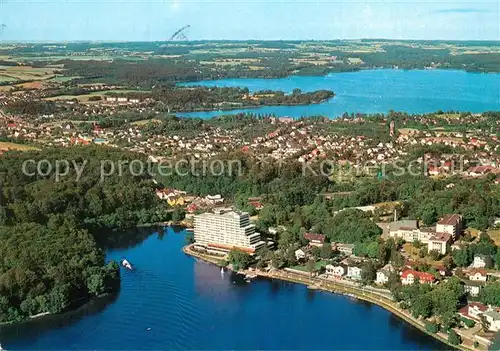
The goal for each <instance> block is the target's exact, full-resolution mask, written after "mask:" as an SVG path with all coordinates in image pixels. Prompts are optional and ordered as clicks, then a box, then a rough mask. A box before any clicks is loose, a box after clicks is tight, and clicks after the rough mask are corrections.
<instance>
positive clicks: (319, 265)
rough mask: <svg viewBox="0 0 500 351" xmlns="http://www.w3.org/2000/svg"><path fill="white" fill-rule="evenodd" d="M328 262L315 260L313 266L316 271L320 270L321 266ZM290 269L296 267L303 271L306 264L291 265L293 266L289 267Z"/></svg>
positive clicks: (305, 269) (305, 270)
mask: <svg viewBox="0 0 500 351" xmlns="http://www.w3.org/2000/svg"><path fill="white" fill-rule="evenodd" d="M327 264H328V262H327V261H317V262H316V263H315V266H314V268H315V269H316V271H318V270H320V269H321V268H323V267H325V266H326V265H327ZM290 268H292V269H296V270H298V271H303V272H307V268H306V265H297V266H293V267H290Z"/></svg>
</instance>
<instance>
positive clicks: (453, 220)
mask: <svg viewBox="0 0 500 351" xmlns="http://www.w3.org/2000/svg"><path fill="white" fill-rule="evenodd" d="M461 219H462V216H460V215H458V214H451V215H446V216H444V217H443V218H442V219H441V220H440V221H439V222H438V224H441V225H457V224H458V223H460V220H461Z"/></svg>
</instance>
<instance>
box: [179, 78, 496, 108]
mask: <svg viewBox="0 0 500 351" xmlns="http://www.w3.org/2000/svg"><path fill="white" fill-rule="evenodd" d="M182 85H188V86H189V85H204V86H219V87H238V86H239V87H248V89H249V90H250V91H252V92H254V91H258V90H266V89H267V90H268V89H271V90H281V91H284V92H286V93H291V92H292V90H293V89H295V88H299V89H301V90H302V91H304V92H307V91H314V90H319V89H328V90H333V91H334V92H335V94H336V96H335V97H334V98H333V99H330V100H328V101H326V102H323V103H321V104H317V105H308V106H307V105H306V106H265V107H259V108H251V109H242V110H232V111H222V112H219V111H210V112H186V113H178V114H177V115H179V116H194V117H201V118H210V117H213V116H217V115H220V114H228V113H240V112H253V113H261V114H272V113H274V114H275V115H277V116H290V117H301V116H314V115H324V116H328V117H331V118H334V117H338V116H340V115H342V114H343V113H344V112H349V113H351V112H354V113H356V112H359V113H387V112H389V111H390V110H395V111H404V112H408V113H428V112H435V111H438V110H443V111H449V110H455V111H457V110H458V111H469V112H484V111H491V110H498V109H500V74H498V73H488V74H482V73H467V72H464V71H457V70H396V69H378V70H362V71H358V72H348V73H332V74H329V75H327V76H317V77H299V76H292V77H288V78H282V79H223V80H214V81H202V82H197V83H188V84H182Z"/></svg>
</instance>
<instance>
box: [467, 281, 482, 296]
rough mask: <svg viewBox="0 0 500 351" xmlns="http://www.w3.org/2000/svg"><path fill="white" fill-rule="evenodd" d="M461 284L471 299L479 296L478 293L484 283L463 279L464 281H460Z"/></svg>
mask: <svg viewBox="0 0 500 351" xmlns="http://www.w3.org/2000/svg"><path fill="white" fill-rule="evenodd" d="M462 282H463V284H464V290H465V292H466V293H468V294H469V295H470V296H473V297H476V296H479V293H480V292H481V289H482V288H483V286H484V282H482V281H475V280H466V279H464V280H462Z"/></svg>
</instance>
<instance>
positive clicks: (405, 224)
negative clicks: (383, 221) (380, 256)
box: [389, 220, 436, 244]
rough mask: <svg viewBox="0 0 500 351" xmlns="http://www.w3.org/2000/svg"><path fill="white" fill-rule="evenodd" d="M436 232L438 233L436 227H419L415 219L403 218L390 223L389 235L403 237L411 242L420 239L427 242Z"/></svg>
mask: <svg viewBox="0 0 500 351" xmlns="http://www.w3.org/2000/svg"><path fill="white" fill-rule="evenodd" d="M434 234H436V229H435V228H433V227H429V228H419V227H418V222H417V221H414V220H402V221H397V222H393V223H391V224H390V225H389V235H390V236H391V237H392V238H401V239H403V240H404V241H406V242H409V243H412V242H414V241H420V242H421V243H424V244H427V243H428V242H429V239H430V238H431V237H432V236H433V235H434Z"/></svg>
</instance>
